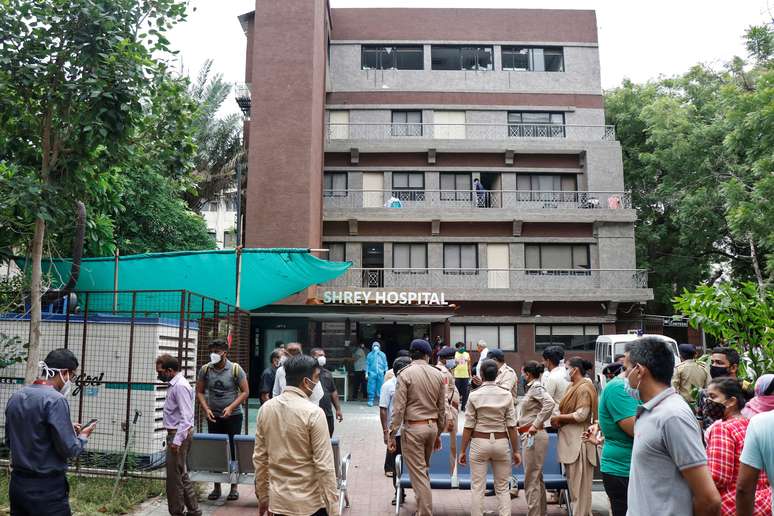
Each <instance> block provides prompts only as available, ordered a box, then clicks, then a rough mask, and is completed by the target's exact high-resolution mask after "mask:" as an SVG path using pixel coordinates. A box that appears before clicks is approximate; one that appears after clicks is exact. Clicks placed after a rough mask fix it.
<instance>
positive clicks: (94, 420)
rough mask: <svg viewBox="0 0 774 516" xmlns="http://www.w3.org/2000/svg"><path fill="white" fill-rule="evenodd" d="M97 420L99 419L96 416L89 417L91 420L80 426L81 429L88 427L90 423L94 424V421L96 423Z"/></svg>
mask: <svg viewBox="0 0 774 516" xmlns="http://www.w3.org/2000/svg"><path fill="white" fill-rule="evenodd" d="M97 421H99V419H96V418H95V419H91V420H89V422H88V423H86V424H85V425H83V426H81V430H83V429H84V428H88V427H90V426H91V425H94V424H96V423H97Z"/></svg>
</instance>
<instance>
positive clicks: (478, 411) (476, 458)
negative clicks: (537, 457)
mask: <svg viewBox="0 0 774 516" xmlns="http://www.w3.org/2000/svg"><path fill="white" fill-rule="evenodd" d="M492 351H494V350H490V352H489V353H490V355H491V353H492ZM497 351H499V350H497ZM480 371H481V379H482V381H483V382H482V384H481V386H480V387H479V388H478V389H476V390H475V391H473V392H472V393H470V397H468V404H467V407H466V408H465V429H464V430H463V431H462V445H461V450H460V457H459V462H460V464H463V465H464V464H467V462H468V459H467V456H466V451H467V449H468V445H470V473H471V477H472V478H471V483H472V485H471V504H470V513H471V514H472V515H473V516H481V515H482V514H483V508H484V491H485V490H486V471H487V465H488V464H489V463H491V464H492V472H493V473H494V488H495V495H496V496H497V507H498V514H499V515H500V516H509V515H510V514H511V496H510V492H509V490H508V481H509V479H510V477H511V462H513V464H519V463H520V462H521V456H520V455H519V441H518V434H517V432H516V412H515V410H514V408H513V399H512V397H511V394H510V393H509V392H508V391H506V390H505V389H502V388H500V387H498V386H497V384H495V378H497V363H496V362H495V361H494V360H490V359H486V360H484V362H483V363H482V364H481V368H480ZM509 441H510V450H509V449H508V443H509Z"/></svg>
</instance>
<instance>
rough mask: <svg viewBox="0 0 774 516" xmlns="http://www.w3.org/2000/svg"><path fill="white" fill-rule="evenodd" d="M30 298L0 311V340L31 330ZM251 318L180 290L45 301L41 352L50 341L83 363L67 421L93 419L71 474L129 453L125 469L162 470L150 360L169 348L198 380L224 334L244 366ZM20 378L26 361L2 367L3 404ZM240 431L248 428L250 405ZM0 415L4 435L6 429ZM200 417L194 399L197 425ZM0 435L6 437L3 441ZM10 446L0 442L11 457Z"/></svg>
mask: <svg viewBox="0 0 774 516" xmlns="http://www.w3.org/2000/svg"><path fill="white" fill-rule="evenodd" d="M27 308H28V307H27V306H25V304H24V303H23V302H22V303H18V304H17V305H16V306H15V307H12V308H11V310H8V307H4V310H6V311H5V312H4V313H0V339H1V340H3V341H4V342H11V343H16V344H19V345H21V344H23V343H25V342H27V341H28V340H27V339H28V335H29V313H28V310H27ZM249 331H250V321H249V316H248V314H247V313H246V312H243V311H240V310H239V309H237V308H235V307H234V306H232V305H229V304H226V303H223V302H220V301H218V300H215V299H211V298H208V297H205V296H201V295H199V294H195V293H193V292H188V291H185V290H175V291H147V290H145V291H120V292H77V293H75V295H74V296H70V297H69V298H67V299H62V300H59V301H57V302H56V303H54V304H53V305H50V306H48V307H44V314H43V323H42V328H41V334H42V335H41V350H40V351H41V360H42V359H43V358H45V356H46V354H47V353H48V352H49V351H51V350H53V349H56V348H68V349H70V350H71V351H72V352H73V353H74V354H75V356H76V357H77V358H78V360H79V362H80V367H79V369H78V375H77V378H75V379H74V380H73V381H74V385H73V390H72V393H71V395H70V400H69V402H70V411H71V416H72V420H73V422H83V423H85V422H86V421H88V420H90V419H92V418H97V419H98V420H99V422H98V424H97V427H96V429H95V431H94V433H93V434H92V436H91V438H90V439H89V444H88V446H87V449H86V452H85V453H83V454H82V455H81V456H80V457H79V458H77V459H75V460H73V462H72V470H73V471H75V472H77V473H88V474H115V472H116V470H117V469H118V467H119V464H120V462H121V459H122V458H123V457H124V454H125V453H126V456H127V460H126V472H127V473H128V474H130V475H149V476H163V475H164V468H163V466H164V463H165V448H166V431H165V430H164V428H163V424H162V415H163V414H162V410H163V406H164V401H165V399H166V391H167V384H165V383H161V382H159V381H158V380H157V379H156V369H155V362H156V358H157V357H158V356H159V355H162V354H165V353H168V354H170V355H172V356H175V357H177V358H178V359H179V360H180V363H181V366H182V371H183V373H184V374H185V376H186V378H188V380H189V381H190V382H191V385H192V386H193V385H194V382H195V377H196V374H197V371H198V370H199V369H200V368H201V367H202V366H203V365H204V364H206V363H207V362H209V351H208V349H207V347H208V345H209V343H210V342H212V340H213V339H216V338H223V339H226V340H227V341H228V342H230V345H231V350H230V352H229V357H230V359H231V360H232V361H234V362H237V363H239V365H240V366H242V368H243V369H244V370H245V372H246V373H247V374H248V375H249V374H250V371H249V365H250V360H249V358H250V355H249ZM23 385H24V363H19V364H13V365H9V366H7V367H5V368H3V369H0V403H2V406H3V407H4V406H5V404H6V403H7V401H8V399H9V398H10V397H11V395H12V394H13V393H14V392H15V391H17V390H18V389H20V388H21V387H22V386H23ZM243 410H244V411H245V418H244V421H245V430H246V428H247V421H248V417H247V416H248V414H247V404H246V405H245V406H244V408H243ZM4 417H5V414H4V411H3V412H2V414H0V420H2V421H1V422H2V424H0V434H2V435H3V437H4V434H5V420H4ZM204 422H205V419H204V417H203V416H202V414H201V411H200V410H199V407H198V406H197V407H196V428H197V430H201V429H202V427H203V426H204V425H203V424H204ZM0 442H4V439H3V440H0ZM8 458H9V450H8V449H7V448H5V447H4V445H3V447H2V448H1V449H0V459H1V460H5V461H7V460H8Z"/></svg>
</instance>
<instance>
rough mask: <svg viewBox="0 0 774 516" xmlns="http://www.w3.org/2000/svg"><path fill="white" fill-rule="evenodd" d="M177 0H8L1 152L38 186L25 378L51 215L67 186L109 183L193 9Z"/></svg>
mask: <svg viewBox="0 0 774 516" xmlns="http://www.w3.org/2000/svg"><path fill="white" fill-rule="evenodd" d="M185 9H186V5H185V3H184V2H182V1H176V0H113V1H110V2H108V1H104V0H102V1H101V0H49V1H46V2H37V1H33V0H4V1H3V2H2V3H0V34H3V38H2V40H0V127H2V132H3V138H0V156H3V159H5V160H6V161H8V162H10V163H13V164H14V165H15V167H17V171H18V175H19V176H20V177H22V178H24V183H25V185H28V186H29V188H30V190H32V189H35V190H36V191H37V192H39V193H40V195H37V196H29V195H28V196H27V197H28V198H29V199H30V201H31V204H30V205H29V206H27V207H25V209H28V210H30V211H31V212H32V213H33V215H34V229H33V235H32V238H31V243H30V246H29V247H30V255H31V280H30V290H31V294H32V295H31V315H30V342H29V357H28V361H27V372H26V377H27V380H31V379H32V378H34V377H35V376H36V374H37V363H38V358H39V343H40V322H41V303H40V296H41V293H42V289H41V273H42V270H41V261H42V257H43V246H44V238H45V235H46V225H47V224H48V223H50V222H52V220H53V217H52V214H51V212H52V211H53V210H55V209H58V208H61V207H62V205H63V204H66V203H65V202H63V200H62V199H68V198H69V199H72V197H70V196H68V195H67V194H68V193H72V192H78V191H79V190H80V191H82V190H83V188H84V185H86V187H87V188H93V187H95V186H96V187H97V188H100V187H107V185H108V184H109V181H110V172H109V171H105V170H103V168H102V167H100V166H99V160H100V158H101V157H104V156H106V155H115V154H120V153H122V152H123V151H124V147H125V146H126V144H127V137H128V135H129V134H130V132H131V129H132V127H133V126H134V124H135V123H136V121H137V117H139V116H141V114H142V105H141V100H142V98H143V95H144V93H145V89H146V88H147V85H148V83H149V82H150V81H153V79H154V77H157V76H158V75H159V74H164V73H165V70H166V67H165V65H164V63H163V62H162V61H160V60H158V59H155V58H154V55H160V54H164V53H166V52H168V51H169V48H168V43H169V42H168V40H167V39H166V38H165V37H164V33H165V32H166V31H167V30H168V29H169V28H171V27H172V26H173V25H174V24H175V23H177V22H178V21H179V20H181V19H183V18H184V17H185Z"/></svg>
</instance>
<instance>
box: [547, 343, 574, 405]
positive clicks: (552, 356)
mask: <svg viewBox="0 0 774 516" xmlns="http://www.w3.org/2000/svg"><path fill="white" fill-rule="evenodd" d="M543 364H544V365H545V366H546V371H545V372H544V373H543V376H542V377H541V383H542V384H543V387H544V388H545V389H546V391H547V392H548V394H550V395H551V397H552V398H553V399H554V402H555V403H556V407H557V408H558V407H559V402H560V401H562V397H563V396H564V393H565V392H567V388H568V387H569V386H570V378H569V377H568V375H567V369H565V367H564V348H563V347H562V346H548V347H547V348H546V349H544V350H543Z"/></svg>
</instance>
